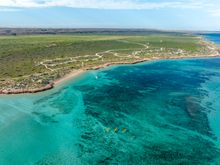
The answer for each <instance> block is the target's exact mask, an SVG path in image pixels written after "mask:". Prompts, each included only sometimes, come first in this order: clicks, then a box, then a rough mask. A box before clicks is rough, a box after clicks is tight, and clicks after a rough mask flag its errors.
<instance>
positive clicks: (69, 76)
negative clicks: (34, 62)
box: [0, 54, 220, 95]
mask: <svg viewBox="0 0 220 165" xmlns="http://www.w3.org/2000/svg"><path fill="white" fill-rule="evenodd" d="M209 57H220V54H213V55H206V56H172V57H166V58H159V57H153V58H144V59H140V60H136V61H133V62H111V63H105V64H102V65H98V66H95V67H91V68H85V69H79V70H74V71H72V72H71V73H69V74H67V75H65V76H64V77H62V78H60V79H58V80H55V81H54V82H52V83H50V84H48V85H46V86H45V87H41V88H37V89H19V90H13V89H12V90H0V95H1V94H3V95H4V94H25V93H39V92H43V91H46V90H50V89H53V88H54V87H56V86H59V85H60V84H62V83H64V82H65V81H68V80H71V79H73V78H75V77H78V76H79V75H81V74H82V73H84V72H86V71H87V70H98V69H101V68H106V67H108V66H111V65H122V64H137V63H141V62H146V61H154V60H166V59H167V60H168V59H184V58H186V59H187V58H209Z"/></svg>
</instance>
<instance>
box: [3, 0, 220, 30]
mask: <svg viewBox="0 0 220 165" xmlns="http://www.w3.org/2000/svg"><path fill="white" fill-rule="evenodd" d="M0 27H51V28H59V27H60V28H153V29H165V30H218V31H220V0H0Z"/></svg>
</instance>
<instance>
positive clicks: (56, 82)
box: [53, 69, 85, 87]
mask: <svg viewBox="0 0 220 165" xmlns="http://www.w3.org/2000/svg"><path fill="white" fill-rule="evenodd" d="M84 72H85V70H83V69H80V70H74V71H72V72H71V73H69V74H67V75H65V76H64V77H62V78H60V79H58V80H55V81H54V82H53V84H54V87H56V86H58V85H60V84H62V83H63V82H65V81H68V80H70V79H73V78H75V77H78V76H79V75H81V74H82V73H84Z"/></svg>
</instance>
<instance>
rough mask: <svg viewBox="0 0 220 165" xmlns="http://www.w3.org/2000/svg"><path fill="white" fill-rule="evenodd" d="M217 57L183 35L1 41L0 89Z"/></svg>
mask: <svg viewBox="0 0 220 165" xmlns="http://www.w3.org/2000/svg"><path fill="white" fill-rule="evenodd" d="M214 53H216V51H215V49H214V46H213V45H211V44H210V43H207V42H205V41H203V40H202V39H201V38H199V37H195V36H191V35H182V34H180V35H170V34H169V35H165V34H151V35H142V36H141V35H31V36H2V37H0V89H24V88H25V89H26V88H38V87H41V86H44V85H46V84H48V83H49V82H51V81H54V80H56V79H58V78H60V77H63V76H64V75H66V74H67V73H69V72H70V71H72V70H78V69H88V68H92V67H95V66H98V65H102V64H106V63H113V62H134V61H139V60H142V59H146V58H149V59H153V58H172V57H177V56H181V57H182V56H204V55H209V54H214Z"/></svg>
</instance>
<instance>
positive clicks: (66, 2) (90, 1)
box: [0, 0, 220, 17]
mask: <svg viewBox="0 0 220 165" xmlns="http://www.w3.org/2000/svg"><path fill="white" fill-rule="evenodd" d="M30 7H72V8H92V9H162V8H167V9H169V8H175V9H200V10H202V11H203V12H207V13H208V14H210V15H211V16H217V17H220V10H219V8H220V2H219V0H175V1H173V0H167V1H164V0H0V12H1V11H5V12H6V11H17V10H19V8H30Z"/></svg>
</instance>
